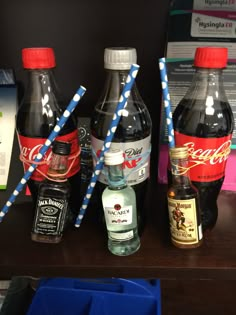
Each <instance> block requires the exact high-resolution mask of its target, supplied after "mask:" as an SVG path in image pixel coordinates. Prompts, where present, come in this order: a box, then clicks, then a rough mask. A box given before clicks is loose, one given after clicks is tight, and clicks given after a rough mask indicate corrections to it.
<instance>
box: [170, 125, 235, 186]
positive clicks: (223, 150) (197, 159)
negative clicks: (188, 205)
mask: <svg viewBox="0 0 236 315" xmlns="http://www.w3.org/2000/svg"><path fill="white" fill-rule="evenodd" d="M231 138H232V135H231V134H230V135H228V136H225V137H221V138H199V137H192V136H187V135H184V134H182V133H179V132H177V131H175V143H176V145H181V146H182V145H184V146H187V147H188V152H189V171H190V178H191V180H192V181H196V182H212V181H216V180H218V179H220V178H222V177H224V175H225V166H226V162H227V159H228V156H229V154H230V146H231Z"/></svg>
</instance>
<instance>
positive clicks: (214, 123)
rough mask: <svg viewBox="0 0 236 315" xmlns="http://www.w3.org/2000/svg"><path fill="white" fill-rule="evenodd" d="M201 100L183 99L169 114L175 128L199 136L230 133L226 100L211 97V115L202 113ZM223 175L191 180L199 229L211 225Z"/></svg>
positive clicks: (216, 213) (215, 219)
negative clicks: (198, 209)
mask: <svg viewBox="0 0 236 315" xmlns="http://www.w3.org/2000/svg"><path fill="white" fill-rule="evenodd" d="M205 110H206V106H205V102H204V101H201V100H187V99H183V100H182V101H181V102H180V103H179V104H178V106H177V107H176V109H175V111H174V114H173V123H174V129H175V131H178V132H180V133H182V134H185V135H188V136H194V137H201V138H220V137H225V136H227V135H229V134H231V133H232V132H233V116H232V111H231V109H230V107H229V104H228V103H227V102H221V101H217V100H214V114H212V115H206V114H205ZM223 181H224V177H221V178H220V179H218V180H216V181H211V182H197V181H192V183H193V185H194V186H195V187H196V188H197V189H198V191H199V196H200V205H201V211H202V224H203V230H206V229H207V228H209V229H210V228H212V227H214V225H215V223H216V221H217V217H218V207H217V198H218V195H219V192H220V190H221V187H222V184H223Z"/></svg>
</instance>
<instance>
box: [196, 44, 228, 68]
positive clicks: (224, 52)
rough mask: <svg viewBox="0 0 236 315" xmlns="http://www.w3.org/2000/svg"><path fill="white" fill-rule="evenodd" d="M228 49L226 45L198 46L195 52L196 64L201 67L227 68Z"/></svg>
mask: <svg viewBox="0 0 236 315" xmlns="http://www.w3.org/2000/svg"><path fill="white" fill-rule="evenodd" d="M227 60H228V49H227V48H225V47H198V48H197V49H196V52H195V58H194V66H195V67H199V68H225V67H226V66H227Z"/></svg>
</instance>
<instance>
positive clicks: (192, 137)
mask: <svg viewBox="0 0 236 315" xmlns="http://www.w3.org/2000/svg"><path fill="white" fill-rule="evenodd" d="M227 53H228V51H227V48H224V47H199V48H197V49H196V52H195V58H194V66H195V67H196V72H195V74H194V77H193V81H192V83H191V86H190V87H189V89H188V91H187V93H186V95H185V96H184V97H183V99H182V100H181V101H180V103H179V104H178V106H177V107H176V109H175V111H174V113H173V123H174V131H175V141H176V145H180V146H181V145H185V146H188V152H189V169H190V178H191V181H192V183H193V184H194V185H195V186H196V187H197V188H198V190H199V195H200V205H201V210H202V223H203V229H204V230H206V229H211V228H212V227H214V225H215V223H216V221H217V216H218V208H217V198H218V195H219V192H220V190H221V186H222V184H223V181H224V176H225V166H226V162H227V159H228V156H229V154H230V146H231V138H232V133H233V129H234V117H233V113H232V109H231V107H230V105H229V103H228V100H227V97H226V95H225V90H224V85H223V77H222V71H223V68H225V67H226V65H227V58H228V55H227Z"/></svg>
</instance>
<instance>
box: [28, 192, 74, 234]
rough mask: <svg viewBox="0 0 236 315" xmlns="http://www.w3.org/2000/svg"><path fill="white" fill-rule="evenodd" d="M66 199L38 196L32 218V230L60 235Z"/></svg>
mask: <svg viewBox="0 0 236 315" xmlns="http://www.w3.org/2000/svg"><path fill="white" fill-rule="evenodd" d="M67 205H68V203H67V201H66V200H63V199H57V198H45V197H39V198H38V201H37V208H36V218H35V220H34V232H35V233H39V234H45V235H61V233H62V230H63V226H64V222H65V214H66V209H67Z"/></svg>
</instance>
